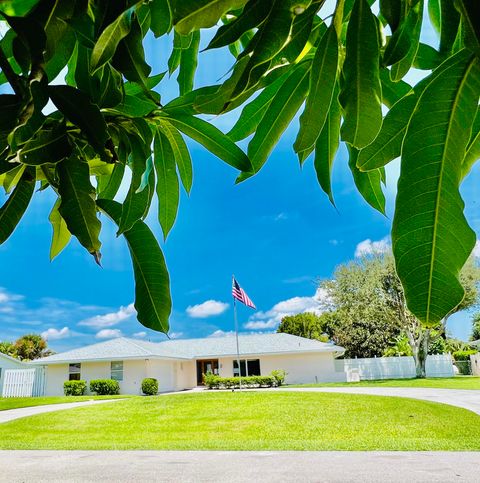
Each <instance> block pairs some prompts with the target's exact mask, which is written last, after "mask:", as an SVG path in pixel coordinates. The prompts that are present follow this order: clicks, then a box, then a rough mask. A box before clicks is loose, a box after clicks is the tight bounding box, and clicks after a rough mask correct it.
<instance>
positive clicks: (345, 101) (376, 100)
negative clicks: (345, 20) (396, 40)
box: [339, 0, 382, 148]
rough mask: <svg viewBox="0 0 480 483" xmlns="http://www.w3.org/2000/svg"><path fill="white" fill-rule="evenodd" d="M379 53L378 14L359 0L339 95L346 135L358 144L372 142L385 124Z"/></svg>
mask: <svg viewBox="0 0 480 483" xmlns="http://www.w3.org/2000/svg"><path fill="white" fill-rule="evenodd" d="M359 39H361V41H359ZM379 55H380V53H379V43H378V33H377V24H376V22H375V16H374V15H373V14H372V12H371V11H370V7H369V5H368V3H367V1H366V0H355V5H354V7H353V10H352V15H351V17H350V22H349V24H348V29H347V49H346V57H345V63H344V64H343V74H344V77H345V78H344V83H343V87H342V92H341V93H340V97H339V99H340V104H341V105H342V107H343V109H344V122H343V125H342V129H341V134H342V139H343V140H344V141H347V142H348V143H350V144H352V145H353V146H355V147H356V148H363V147H364V146H367V145H368V144H370V143H371V142H372V141H373V140H374V139H375V137H376V136H377V134H378V131H380V127H381V126H382V109H381V99H382V92H381V86H380V80H379Z"/></svg>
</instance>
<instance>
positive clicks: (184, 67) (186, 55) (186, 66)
mask: <svg viewBox="0 0 480 483" xmlns="http://www.w3.org/2000/svg"><path fill="white" fill-rule="evenodd" d="M199 44H200V32H198V31H196V32H192V40H191V42H190V45H189V47H188V49H182V50H181V53H180V70H179V71H178V77H177V82H178V86H179V88H180V95H181V96H183V95H184V94H186V93H187V92H190V91H191V90H192V89H193V81H194V77H195V71H196V70H197V56H198V46H199Z"/></svg>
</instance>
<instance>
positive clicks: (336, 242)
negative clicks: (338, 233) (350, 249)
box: [328, 238, 340, 247]
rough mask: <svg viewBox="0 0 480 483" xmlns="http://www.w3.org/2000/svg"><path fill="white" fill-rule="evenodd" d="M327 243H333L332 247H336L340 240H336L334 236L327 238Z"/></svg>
mask: <svg viewBox="0 0 480 483" xmlns="http://www.w3.org/2000/svg"><path fill="white" fill-rule="evenodd" d="M328 243H330V245H333V246H334V247H336V246H337V245H338V244H339V243H340V242H339V241H338V240H336V239H335V238H332V239H331V240H328Z"/></svg>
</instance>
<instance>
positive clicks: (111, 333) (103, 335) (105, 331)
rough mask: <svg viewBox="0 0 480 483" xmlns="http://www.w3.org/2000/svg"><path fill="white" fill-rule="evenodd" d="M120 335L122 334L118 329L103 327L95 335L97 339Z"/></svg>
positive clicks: (112, 337)
mask: <svg viewBox="0 0 480 483" xmlns="http://www.w3.org/2000/svg"><path fill="white" fill-rule="evenodd" d="M122 336H123V334H122V331H121V330H120V329H103V330H101V331H100V332H97V334H96V335H95V337H96V338H97V339H114V338H115V337H122Z"/></svg>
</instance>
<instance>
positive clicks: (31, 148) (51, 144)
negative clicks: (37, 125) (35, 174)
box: [17, 125, 72, 166]
mask: <svg viewBox="0 0 480 483" xmlns="http://www.w3.org/2000/svg"><path fill="white" fill-rule="evenodd" d="M71 152H72V146H71V145H70V142H69V139H68V136H67V131H66V129H65V127H64V126H62V125H60V126H58V127H57V128H56V129H52V130H49V131H47V130H41V131H39V132H38V133H37V134H36V136H35V137H34V138H32V139H31V140H30V141H28V142H27V143H26V144H25V145H24V146H23V147H22V149H20V151H19V152H18V154H17V158H18V161H19V162H21V163H23V164H29V165H32V166H38V165H40V164H55V163H58V162H59V161H61V160H62V159H64V158H67V157H68V156H70V154H71Z"/></svg>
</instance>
